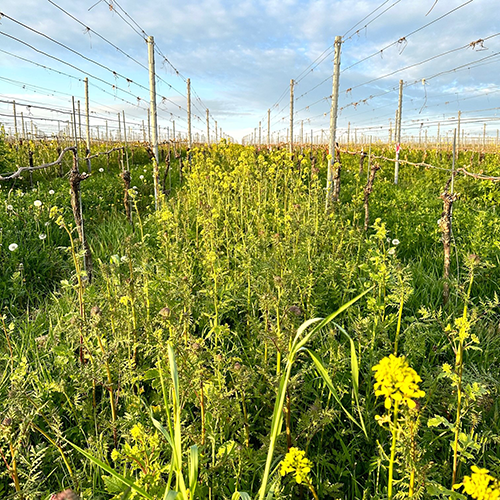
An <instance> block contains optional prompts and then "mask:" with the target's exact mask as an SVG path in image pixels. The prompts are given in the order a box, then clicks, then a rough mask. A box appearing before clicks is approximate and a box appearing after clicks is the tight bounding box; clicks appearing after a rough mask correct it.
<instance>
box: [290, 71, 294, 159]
mask: <svg viewBox="0 0 500 500" xmlns="http://www.w3.org/2000/svg"><path fill="white" fill-rule="evenodd" d="M293 85H294V81H293V80H290V149H289V151H290V153H293Z"/></svg>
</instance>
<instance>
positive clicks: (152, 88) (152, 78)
mask: <svg viewBox="0 0 500 500" xmlns="http://www.w3.org/2000/svg"><path fill="white" fill-rule="evenodd" d="M148 62H149V100H150V106H151V108H150V109H151V113H150V114H151V128H152V139H153V154H154V165H153V170H154V173H153V182H154V193H155V209H156V210H158V208H159V199H160V190H159V164H160V153H159V151H158V123H157V114H156V75H155V42H154V37H152V36H149V37H148Z"/></svg>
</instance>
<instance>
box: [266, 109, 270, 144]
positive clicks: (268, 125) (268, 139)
mask: <svg viewBox="0 0 500 500" xmlns="http://www.w3.org/2000/svg"><path fill="white" fill-rule="evenodd" d="M270 145H271V110H270V109H268V110H267V147H269V146H270Z"/></svg>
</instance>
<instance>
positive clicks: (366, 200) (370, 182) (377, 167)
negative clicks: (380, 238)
mask: <svg viewBox="0 0 500 500" xmlns="http://www.w3.org/2000/svg"><path fill="white" fill-rule="evenodd" d="M361 157H362V158H363V155H361ZM377 170H380V165H378V164H377V163H374V164H373V165H372V166H371V168H370V177H369V178H368V182H367V183H366V186H365V187H364V192H365V198H364V205H365V226H364V227H365V231H368V226H369V224H370V208H369V200H370V194H371V193H372V191H373V182H374V181H375V174H376V173H377Z"/></svg>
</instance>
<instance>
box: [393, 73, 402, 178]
mask: <svg viewBox="0 0 500 500" xmlns="http://www.w3.org/2000/svg"><path fill="white" fill-rule="evenodd" d="M402 115H403V80H399V102H398V114H397V116H398V124H397V136H396V162H395V163H394V184H397V183H398V179H399V150H400V149H401V118H402Z"/></svg>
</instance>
